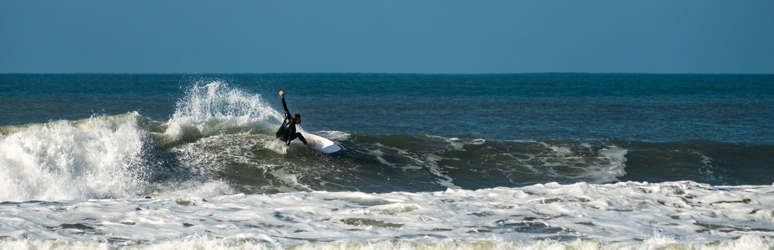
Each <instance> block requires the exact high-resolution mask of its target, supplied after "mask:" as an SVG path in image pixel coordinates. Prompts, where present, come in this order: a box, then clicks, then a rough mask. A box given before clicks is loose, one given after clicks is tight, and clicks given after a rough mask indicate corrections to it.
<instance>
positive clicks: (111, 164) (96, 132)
mask: <svg viewBox="0 0 774 250" xmlns="http://www.w3.org/2000/svg"><path fill="white" fill-rule="evenodd" d="M137 116H138V115H137V113H129V114H126V115H122V116H115V117H95V118H91V119H87V120H82V121H76V122H68V121H59V122H52V123H48V124H37V125H32V126H29V127H28V128H27V129H26V130H20V131H18V132H16V133H12V134H9V135H6V136H2V137H0V201H23V200H71V199H88V198H106V197H124V198H127V197H131V196H132V195H134V194H135V193H137V192H139V191H141V190H140V189H141V188H142V184H141V183H139V182H138V180H139V177H140V176H141V175H142V168H143V164H142V159H141V158H140V154H141V153H142V150H143V144H144V138H145V136H146V135H145V132H144V131H143V130H141V129H139V128H138V127H137V122H136V117H137Z"/></svg>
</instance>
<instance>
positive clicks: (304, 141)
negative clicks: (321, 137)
mask: <svg viewBox="0 0 774 250" xmlns="http://www.w3.org/2000/svg"><path fill="white" fill-rule="evenodd" d="M293 137H295V138H298V140H299V141H301V142H303V143H304V145H306V138H304V136H303V135H301V133H296V134H295V135H293Z"/></svg>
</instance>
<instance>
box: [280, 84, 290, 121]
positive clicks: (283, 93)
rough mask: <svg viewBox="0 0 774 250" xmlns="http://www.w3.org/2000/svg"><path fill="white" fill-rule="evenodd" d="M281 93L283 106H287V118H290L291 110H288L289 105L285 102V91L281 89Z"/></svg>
mask: <svg viewBox="0 0 774 250" xmlns="http://www.w3.org/2000/svg"><path fill="white" fill-rule="evenodd" d="M279 95H280V97H281V98H282V107H283V108H285V119H290V111H288V105H287V104H285V92H283V91H282V90H280V92H279Z"/></svg>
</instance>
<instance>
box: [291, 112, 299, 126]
mask: <svg viewBox="0 0 774 250" xmlns="http://www.w3.org/2000/svg"><path fill="white" fill-rule="evenodd" d="M290 123H295V124H301V115H300V114H295V115H293V117H291V118H290Z"/></svg>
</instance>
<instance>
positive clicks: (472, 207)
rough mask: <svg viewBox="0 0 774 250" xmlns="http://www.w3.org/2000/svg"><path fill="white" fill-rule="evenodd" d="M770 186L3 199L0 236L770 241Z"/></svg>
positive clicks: (258, 243)
mask: <svg viewBox="0 0 774 250" xmlns="http://www.w3.org/2000/svg"><path fill="white" fill-rule="evenodd" d="M771 192H774V187H772V186H743V187H737V186H722V187H715V186H710V185H706V184H701V183H695V182H687V181H685V182H667V183H659V184H649V183H637V182H621V183H615V184H586V183H576V184H571V185H560V184H556V183H547V184H538V185H533V186H526V187H522V188H492V189H482V190H475V191H474V190H454V189H450V190H448V191H444V192H422V193H408V192H394V193H386V194H366V193H360V192H296V193H282V194H276V195H243V194H237V195H227V196H216V197H191V196H182V197H178V198H170V199H113V200H88V201H60V202H20V203H11V202H5V203H3V204H1V205H0V221H2V225H3V226H2V227H0V238H2V241H0V242H1V243H0V244H5V246H16V245H33V246H39V245H40V244H49V243H47V242H50V240H59V241H62V242H64V243H61V245H63V246H71V245H72V248H75V247H77V246H80V245H86V248H92V247H95V248H96V247H99V246H101V245H100V244H99V242H109V244H106V245H111V246H121V245H125V244H128V245H126V246H128V247H130V248H138V249H140V248H151V249H152V248H154V247H170V246H179V247H186V246H200V245H201V246H212V247H216V248H220V247H224V248H227V247H233V246H245V247H255V248H263V247H269V248H273V247H280V248H287V247H301V248H312V249H318V248H322V249H327V248H338V247H343V248H345V249H347V248H349V247H350V246H352V247H353V248H359V247H372V248H374V249H382V248H386V249H396V248H403V247H408V248H409V249H413V248H423V249H425V248H428V247H429V248H435V247H441V248H444V249H446V248H460V249H466V248H468V247H473V248H475V247H484V248H487V249H488V248H489V247H487V246H491V247H495V248H496V247H512V246H519V247H527V248H530V247H535V248H536V249H542V248H551V247H564V246H596V247H599V248H601V249H619V248H621V249H652V248H654V247H655V248H659V247H667V248H670V247H678V248H679V246H685V247H689V248H691V247H693V248H696V249H723V248H727V247H732V248H739V249H745V247H753V249H760V247H763V248H764V249H765V248H766V247H774V245H772V242H771V239H772V237H774V226H772V225H774V219H773V218H772V215H773V214H774V210H772V208H771V207H770V204H772V203H774V197H772V196H771V195H770V194H771ZM482 242H487V243H482ZM14 244H16V245H14ZM480 244H485V245H487V244H489V245H487V246H482V245H480ZM102 246H104V245H102Z"/></svg>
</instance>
